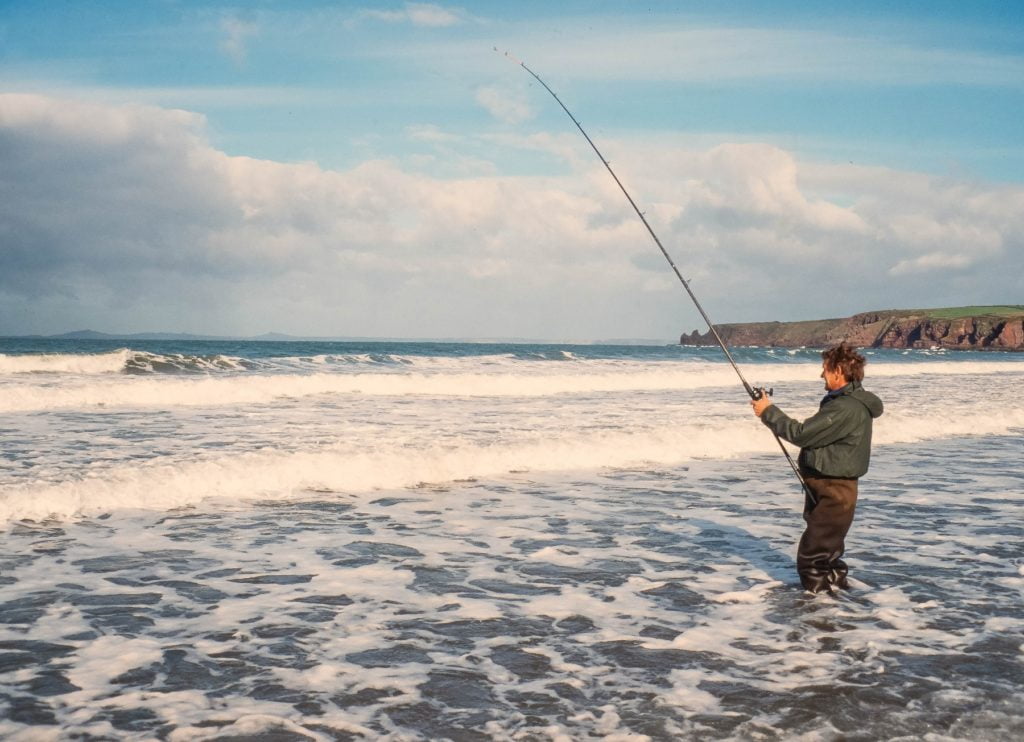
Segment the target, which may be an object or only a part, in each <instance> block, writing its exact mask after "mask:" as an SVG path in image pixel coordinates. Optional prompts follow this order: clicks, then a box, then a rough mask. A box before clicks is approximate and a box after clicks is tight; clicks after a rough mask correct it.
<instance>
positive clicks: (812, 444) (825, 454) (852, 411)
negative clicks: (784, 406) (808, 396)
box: [761, 381, 882, 478]
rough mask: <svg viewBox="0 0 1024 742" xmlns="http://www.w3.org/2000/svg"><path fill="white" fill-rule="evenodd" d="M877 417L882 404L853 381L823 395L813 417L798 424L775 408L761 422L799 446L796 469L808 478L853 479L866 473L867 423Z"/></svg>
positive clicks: (868, 429)
mask: <svg viewBox="0 0 1024 742" xmlns="http://www.w3.org/2000/svg"><path fill="white" fill-rule="evenodd" d="M881 414H882V400H880V399H879V398H878V397H876V396H875V395H874V394H872V393H871V392H869V391H867V390H866V389H864V387H862V386H861V383H860V382H859V381H853V382H850V383H849V384H847V385H846V386H844V387H843V388H842V389H838V390H836V391H834V392H830V393H829V394H827V395H826V396H825V398H824V399H823V400H822V401H821V406H820V407H819V408H818V412H817V414H815V415H813V416H811V417H809V418H807V419H806V420H804V421H803V422H802V423H801V422H797V421H796V420H794V419H793V418H791V417H789V416H788V415H787V414H786V413H785V412H783V411H782V410H780V409H779V408H778V407H776V406H775V405H771V406H770V407H768V408H767V409H766V410H765V411H764V412H763V413H762V414H761V422H763V423H764V424H765V425H767V426H768V427H769V428H771V429H772V432H774V433H775V435H777V436H779V437H780V438H784V439H786V440H787V441H789V442H790V443H793V444H795V445H797V446H800V458H799V462H800V469H801V470H802V471H804V472H805V473H807V474H809V475H810V476H826V477H846V478H856V477H860V476H862V475H863V474H864V473H865V472H867V470H868V462H869V460H870V458H871V421H872V420H873V419H874V418H876V417H878V416H879V415H881Z"/></svg>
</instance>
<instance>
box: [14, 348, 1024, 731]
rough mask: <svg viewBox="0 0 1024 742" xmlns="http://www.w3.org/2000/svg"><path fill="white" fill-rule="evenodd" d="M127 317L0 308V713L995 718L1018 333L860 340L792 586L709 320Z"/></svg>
mask: <svg viewBox="0 0 1024 742" xmlns="http://www.w3.org/2000/svg"><path fill="white" fill-rule="evenodd" d="M126 342H127V341H123V340H122V341H113V342H111V341H100V340H54V339H3V340H0V739H3V740H8V741H19V742H20V741H23V740H31V741H33V742H34V741H36V740H171V741H174V742H177V741H185V740H188V741H192V740H220V741H222V742H228V741H237V740H266V741H273V742H283V741H291V740H296V741H298V740H396V741H397V740H403V741H404V740H552V741H559V742H560V741H563V740H612V741H620V742H623V741H627V740H628V741H631V742H632V741H639V740H791V739H798V740H933V741H945V740H972V741H976V740H1019V739H1024V354H1012V353H995V352H992V353H987V352H954V351H942V350H938V349H933V350H927V349H921V350H881V349H880V350H869V351H866V355H867V358H868V365H867V378H866V380H865V386H866V387H867V388H869V389H870V390H872V391H873V392H875V393H876V394H878V396H879V397H881V398H882V399H883V400H884V403H885V406H886V411H885V414H884V415H883V416H882V417H881V418H880V419H878V420H877V421H876V422H875V445H874V454H873V458H872V465H871V470H870V471H869V472H868V474H867V475H866V476H865V477H864V478H863V479H862V480H861V487H860V502H859V505H858V511H857V517H856V520H855V522H854V525H853V528H852V530H851V533H850V535H849V537H848V539H847V556H846V558H847V561H848V563H849V564H850V570H851V572H850V574H851V583H852V584H851V589H850V590H849V591H845V592H840V593H837V594H834V595H829V594H819V595H811V594H808V593H805V592H803V591H802V590H801V588H800V586H799V582H798V580H797V577H796V574H795V572H794V566H793V565H794V556H795V545H796V542H797V540H798V539H799V536H800V533H801V531H802V526H803V523H802V520H801V509H802V495H801V491H800V487H799V484H798V482H797V481H796V479H795V477H794V475H793V472H792V470H791V469H790V468H789V466H788V464H787V463H786V460H785V458H784V457H783V456H782V453H781V452H780V451H779V448H778V444H777V442H776V441H775V439H774V437H773V436H772V435H771V434H770V433H769V432H768V430H767V429H766V428H765V427H764V426H763V425H761V424H760V422H759V421H758V420H757V419H756V418H755V417H754V416H753V415H752V413H751V410H750V406H749V404H748V398H747V395H746V394H745V392H744V391H743V388H742V386H741V385H740V384H739V382H738V380H737V377H736V375H735V373H734V372H733V369H732V368H731V367H730V366H729V365H728V364H727V363H726V362H725V361H724V359H723V357H722V354H721V352H720V351H719V350H718V349H715V348H691V347H681V346H677V345H664V346H612V345H569V344H497V343H495V344H482V343H411V342H401V343H399V342H365V343H348V342H346V343H342V342H337V343H333V342H255V341H187V342H186V341H141V340H132V341H131V342H130V345H129V346H128V347H126V346H125V343H126ZM734 353H735V357H736V361H737V363H738V365H739V367H740V368H741V370H742V372H743V374H744V376H745V377H746V378H747V379H748V380H749V381H750V382H751V383H752V384H757V385H765V386H769V387H771V388H773V390H774V400H775V402H776V404H778V405H779V406H780V407H781V408H782V409H783V410H785V411H786V412H788V413H789V414H791V415H792V416H794V417H798V418H802V417H806V416H809V415H810V414H812V413H813V412H814V411H815V410H816V408H817V404H818V402H819V400H820V398H821V396H822V394H823V387H822V381H821V379H820V378H819V372H820V353H819V351H817V350H814V349H799V350H783V349H765V348H738V349H736V350H735V351H734Z"/></svg>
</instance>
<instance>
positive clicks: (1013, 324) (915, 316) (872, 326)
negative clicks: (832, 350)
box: [679, 304, 1024, 351]
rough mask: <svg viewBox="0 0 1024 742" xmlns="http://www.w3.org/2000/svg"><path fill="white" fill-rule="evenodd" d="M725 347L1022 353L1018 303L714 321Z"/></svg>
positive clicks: (1023, 316) (698, 336) (695, 335)
mask: <svg viewBox="0 0 1024 742" xmlns="http://www.w3.org/2000/svg"><path fill="white" fill-rule="evenodd" d="M715 329H716V330H718V334H719V335H721V337H722V340H723V341H724V342H725V343H726V344H727V345H758V346H774V347H779V348H801V347H812V348H815V347H825V346H828V345H833V344H835V343H838V342H840V341H842V340H846V341H847V342H849V343H852V344H854V345H857V346H859V347H866V348H932V347H939V348H953V349H959V350H1014V351H1024V305H1022V304H1011V305H1005V306H977V307H947V308H942V309H885V310H881V311H876V312H862V313H861V314H855V315H853V316H852V317H845V318H841V319H820V320H805V321H800V322H741V323H735V324H724V325H715ZM679 342H680V343H681V344H683V345H716V344H717V343H716V342H715V339H714V336H712V334H711V332H710V331H709V332H706V333H701V332H699V331H698V330H694V331H693V332H692V333H690V334H689V335H686V334H684V335H682V336H681V337H680V338H679Z"/></svg>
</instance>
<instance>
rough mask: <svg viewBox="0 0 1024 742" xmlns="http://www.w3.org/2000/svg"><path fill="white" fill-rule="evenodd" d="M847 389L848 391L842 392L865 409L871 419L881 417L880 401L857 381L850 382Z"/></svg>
mask: <svg viewBox="0 0 1024 742" xmlns="http://www.w3.org/2000/svg"><path fill="white" fill-rule="evenodd" d="M847 388H848V389H849V391H848V392H846V391H845V390H844V392H845V394H847V395H849V396H850V397H853V398H854V399H856V400H857V401H858V402H860V403H861V404H862V405H864V406H865V407H867V409H868V412H869V413H871V417H879V416H881V414H882V410H883V409H884V407H883V405H882V400H881V399H879V398H878V397H877V396H875V395H874V394H872V393H871V392H869V391H868V390H867V389H865V388H864V387H862V386H861V384H860V382H859V381H854V382H852V383H851V384H850V385H849V386H848V387H847Z"/></svg>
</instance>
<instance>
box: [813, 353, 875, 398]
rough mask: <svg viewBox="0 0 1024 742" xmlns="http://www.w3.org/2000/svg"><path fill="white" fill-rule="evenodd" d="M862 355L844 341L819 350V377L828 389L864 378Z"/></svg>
mask: <svg viewBox="0 0 1024 742" xmlns="http://www.w3.org/2000/svg"><path fill="white" fill-rule="evenodd" d="M865 363H866V361H865V360H864V356H862V355H861V354H860V353H858V352H857V350H856V349H855V348H854V347H853V346H851V345H849V344H847V343H846V342H845V341H843V342H841V343H839V345H835V346H833V347H831V348H828V349H827V350H823V351H822V352H821V378H823V379H824V380H825V388H826V389H828V390H829V391H833V390H835V389H842V388H843V387H844V386H846V385H847V384H849V383H850V382H851V381H862V380H863V379H864V364H865Z"/></svg>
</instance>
